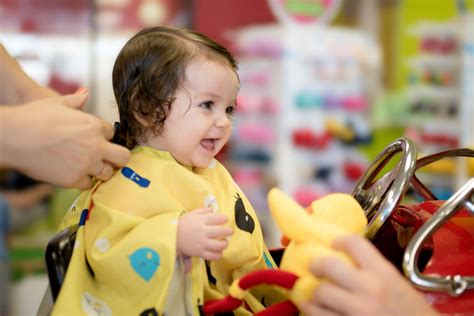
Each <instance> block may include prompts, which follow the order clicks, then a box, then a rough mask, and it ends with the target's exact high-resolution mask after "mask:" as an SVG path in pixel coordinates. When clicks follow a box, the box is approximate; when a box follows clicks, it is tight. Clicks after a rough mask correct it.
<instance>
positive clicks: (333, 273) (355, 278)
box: [310, 256, 372, 291]
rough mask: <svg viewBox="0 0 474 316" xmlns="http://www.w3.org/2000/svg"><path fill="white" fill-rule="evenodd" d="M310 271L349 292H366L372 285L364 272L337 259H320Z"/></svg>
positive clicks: (312, 265) (313, 264)
mask: <svg viewBox="0 0 474 316" xmlns="http://www.w3.org/2000/svg"><path fill="white" fill-rule="evenodd" d="M310 269H311V271H312V272H313V273H314V274H315V275H316V276H317V277H320V278H324V279H327V280H330V281H331V282H334V283H335V284H337V285H338V286H341V287H343V288H345V289H347V290H349V291H366V290H369V289H368V288H367V287H369V286H370V285H371V284H372V282H371V281H372V280H371V279H370V277H369V278H368V277H367V274H366V273H365V272H364V271H362V270H359V269H358V268H356V267H354V266H352V265H350V264H348V263H347V262H344V261H342V260H340V259H339V258H336V257H330V256H328V257H322V258H318V259H317V260H315V261H314V262H312V264H311V266H310Z"/></svg>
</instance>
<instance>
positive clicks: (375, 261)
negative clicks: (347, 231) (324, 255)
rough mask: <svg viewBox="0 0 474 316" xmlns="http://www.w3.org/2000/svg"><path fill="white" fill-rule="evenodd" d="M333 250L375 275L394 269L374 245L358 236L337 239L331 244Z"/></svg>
mask: <svg viewBox="0 0 474 316" xmlns="http://www.w3.org/2000/svg"><path fill="white" fill-rule="evenodd" d="M333 248H334V249H337V250H340V251H343V252H345V253H347V254H348V255H349V256H350V257H352V259H353V260H354V261H355V263H356V264H357V265H358V266H359V267H360V268H362V269H364V270H368V271H372V272H374V273H375V274H379V275H384V273H387V272H388V271H392V270H394V269H395V268H394V267H393V266H391V265H390V264H389V263H388V262H387V260H386V259H385V258H384V257H383V256H382V255H381V254H380V252H379V251H378V250H377V248H375V246H374V245H372V244H371V243H370V242H369V241H368V240H367V239H365V238H363V237H361V236H359V235H349V236H344V237H340V238H337V239H336V240H335V241H334V243H333Z"/></svg>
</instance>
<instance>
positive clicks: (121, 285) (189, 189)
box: [53, 26, 282, 315]
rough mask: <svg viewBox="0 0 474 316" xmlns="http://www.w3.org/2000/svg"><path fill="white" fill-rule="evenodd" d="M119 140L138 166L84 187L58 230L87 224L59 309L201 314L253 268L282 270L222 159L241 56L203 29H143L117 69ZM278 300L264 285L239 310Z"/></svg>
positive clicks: (121, 56)
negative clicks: (216, 41) (90, 187)
mask: <svg viewBox="0 0 474 316" xmlns="http://www.w3.org/2000/svg"><path fill="white" fill-rule="evenodd" d="M113 88H114V94H115V98H116V101H117V103H118V108H119V114H120V125H119V127H118V129H117V131H116V135H115V136H116V140H117V142H118V143H120V144H122V145H125V146H126V147H128V148H129V149H131V151H132V156H131V159H130V162H129V163H128V164H127V165H126V166H125V167H123V168H122V169H121V170H119V171H118V172H116V174H115V175H113V176H112V178H111V179H110V180H108V181H106V182H98V183H96V185H95V186H94V188H93V189H91V190H88V191H85V192H83V193H82V194H81V195H80V196H79V197H78V199H77V200H76V201H75V203H74V204H73V206H72V207H71V209H70V210H69V211H68V213H67V215H66V216H65V218H64V220H63V222H62V224H61V226H62V227H61V228H64V227H67V226H70V225H72V224H75V223H78V222H79V223H80V226H79V229H78V232H77V238H76V244H75V247H76V248H75V250H74V253H73V255H72V258H71V262H70V265H69V268H68V273H67V275H66V278H65V281H64V283H63V285H62V288H61V291H60V293H59V296H58V299H57V301H56V303H55V306H54V309H53V314H56V315H71V314H80V313H82V314H86V315H88V314H93V315H99V314H100V315H112V314H115V315H117V314H118V315H163V314H166V315H189V314H192V315H199V314H200V310H201V307H202V305H203V304H204V302H206V301H208V300H213V299H219V298H222V297H224V296H225V295H226V294H228V291H229V287H230V286H231V284H232V282H233V281H234V280H235V279H237V278H240V277H241V276H243V275H245V274H247V273H248V272H250V271H254V270H261V269H265V268H270V269H271V268H275V264H274V262H273V260H272V259H271V257H270V255H269V253H268V250H267V248H266V247H265V245H264V242H263V237H262V231H261V228H260V225H259V222H258V219H257V216H256V213H255V211H254V210H253V208H252V206H251V205H250V203H249V201H248V200H247V198H246V197H245V195H244V193H243V192H242V191H241V189H240V188H239V187H238V186H237V185H236V183H235V182H234V181H233V179H232V178H231V176H230V174H229V173H228V171H227V170H226V169H225V168H224V167H223V166H222V164H220V163H219V162H218V161H217V160H216V159H215V158H214V157H215V156H216V155H217V153H218V152H219V151H220V150H221V149H222V147H223V146H224V145H225V144H226V143H227V141H228V140H229V138H230V136H231V132H232V115H233V114H234V110H235V104H236V98H237V93H238V90H239V77H238V74H237V65H236V61H235V60H234V58H233V57H232V55H231V54H230V53H229V52H228V51H227V50H226V49H225V48H224V47H222V46H221V45H219V44H217V43H215V42H214V41H212V40H211V39H209V38H207V37H206V36H204V35H202V34H199V33H196V32H193V31H190V30H186V29H179V28H172V27H164V26H159V27H153V28H147V29H144V30H142V31H140V32H139V33H137V34H136V35H135V36H133V37H132V38H131V39H130V40H129V41H128V42H127V43H126V44H125V46H124V47H123V49H122V50H121V52H120V54H119V55H118V57H117V60H116V62H115V65H114V69H113ZM280 298H282V296H281V294H280V293H279V292H278V290H276V289H272V288H268V287H267V288H265V287H261V288H257V289H256V290H255V291H254V292H252V295H250V296H248V297H247V298H246V299H245V302H246V304H245V305H246V306H245V307H246V308H244V306H242V307H240V308H239V309H237V310H236V312H237V314H240V315H251V312H249V311H248V309H249V308H250V309H251V310H252V311H254V312H255V311H258V310H259V309H261V308H263V305H270V304H272V303H274V302H275V301H278V300H280Z"/></svg>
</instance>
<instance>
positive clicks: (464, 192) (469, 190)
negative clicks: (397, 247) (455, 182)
mask: <svg viewBox="0 0 474 316" xmlns="http://www.w3.org/2000/svg"><path fill="white" fill-rule="evenodd" d="M473 196H474V178H471V179H470V180H469V181H468V182H467V183H466V184H465V185H464V186H463V187H462V188H461V189H459V191H457V192H456V193H455V194H454V195H453V196H452V197H451V198H450V199H449V200H447V201H446V203H445V204H443V206H441V207H440V209H439V210H438V211H437V212H436V213H435V214H434V215H433V216H432V217H431V218H430V219H429V220H428V221H426V223H425V224H424V225H423V226H422V227H421V228H420V229H419V230H418V231H417V232H416V234H415V235H414V236H413V238H412V239H411V240H410V243H409V244H408V246H407V248H406V250H405V254H404V256H403V271H404V272H405V275H406V276H407V277H408V278H409V279H410V280H411V281H412V282H413V283H414V285H415V286H416V287H418V288H421V289H425V290H429V291H438V292H447V293H449V294H451V295H452V296H459V295H461V294H462V293H463V292H464V291H466V290H468V289H474V276H461V275H455V276H451V275H449V276H445V277H432V276H426V275H423V274H421V273H420V271H419V270H418V267H417V262H418V257H419V252H420V249H421V245H422V244H423V242H424V241H425V240H426V239H427V238H428V237H429V236H430V235H431V234H432V233H433V232H434V231H436V229H438V228H439V227H440V226H442V225H443V224H444V223H445V222H447V221H448V220H449V219H450V218H451V217H452V216H453V215H454V214H455V213H456V212H457V211H458V210H459V209H461V208H463V207H465V208H466V209H467V210H468V212H469V213H470V214H471V215H473V216H474V203H473V202H472V198H473Z"/></svg>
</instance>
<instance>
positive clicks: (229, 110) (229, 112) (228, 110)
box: [225, 106, 235, 116]
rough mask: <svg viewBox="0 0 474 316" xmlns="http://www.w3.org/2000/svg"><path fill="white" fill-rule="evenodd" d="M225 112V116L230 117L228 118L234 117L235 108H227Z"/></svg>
mask: <svg viewBox="0 0 474 316" xmlns="http://www.w3.org/2000/svg"><path fill="white" fill-rule="evenodd" d="M225 112H226V113H227V115H230V116H232V115H234V113H235V106H229V107H227V109H225Z"/></svg>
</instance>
